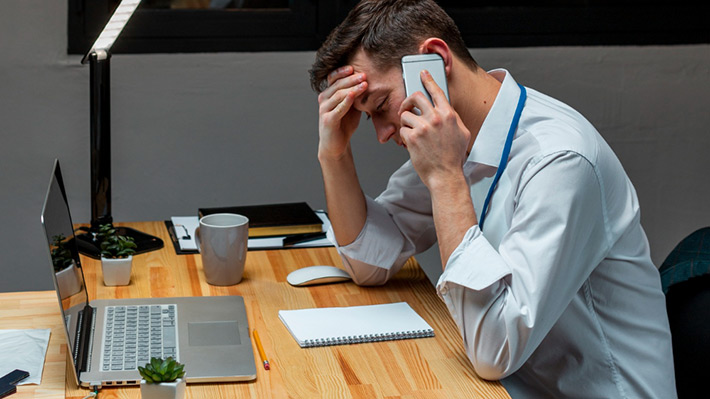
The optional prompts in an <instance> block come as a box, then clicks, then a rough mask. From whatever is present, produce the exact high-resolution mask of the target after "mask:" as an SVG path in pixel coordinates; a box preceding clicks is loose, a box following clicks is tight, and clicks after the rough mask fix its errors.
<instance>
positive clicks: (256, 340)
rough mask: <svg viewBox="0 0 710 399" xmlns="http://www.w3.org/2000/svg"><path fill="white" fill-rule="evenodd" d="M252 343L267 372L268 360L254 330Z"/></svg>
mask: <svg viewBox="0 0 710 399" xmlns="http://www.w3.org/2000/svg"><path fill="white" fill-rule="evenodd" d="M254 341H255V342H256V349H258V350H259V356H261V360H262V361H263V362H264V369H265V370H269V359H267V358H266V353H264V347H263V346H261V340H260V339H259V333H258V332H257V331H256V330H254Z"/></svg>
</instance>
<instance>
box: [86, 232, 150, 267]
mask: <svg viewBox="0 0 710 399" xmlns="http://www.w3.org/2000/svg"><path fill="white" fill-rule="evenodd" d="M81 229H82V230H83V231H85V233H82V234H77V235H76V238H77V242H76V243H77V247H78V248H79V253H82V254H84V255H86V256H88V257H90V258H94V259H101V245H100V243H99V241H98V240H97V239H96V232H92V231H91V230H90V229H88V228H85V227H84V228H81ZM116 230H117V231H118V234H119V235H122V236H127V237H133V240H134V241H135V243H136V245H137V248H136V254H142V253H146V252H150V251H155V250H156V249H160V248H163V240H161V239H160V238H158V237H155V236H152V235H150V234H146V233H143V232H141V231H138V230H136V229H132V228H130V227H116Z"/></svg>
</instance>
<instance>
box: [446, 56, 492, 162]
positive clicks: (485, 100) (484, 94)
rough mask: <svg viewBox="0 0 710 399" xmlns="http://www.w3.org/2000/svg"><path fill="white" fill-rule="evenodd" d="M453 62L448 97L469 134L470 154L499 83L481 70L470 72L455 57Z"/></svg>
mask: <svg viewBox="0 0 710 399" xmlns="http://www.w3.org/2000/svg"><path fill="white" fill-rule="evenodd" d="M454 60H455V61H454V71H455V73H452V74H451V83H450V88H449V96H450V97H451V105H452V106H453V107H454V109H455V110H456V112H457V113H458V114H459V117H461V120H462V121H463V123H464V125H466V127H467V128H468V130H469V131H470V132H471V141H470V142H469V144H468V151H467V152H471V148H472V147H473V143H474V141H475V140H476V137H478V132H479V130H481V126H482V125H483V121H484V120H485V119H486V116H487V115H488V112H489V111H490V110H491V107H492V106H493V101H495V99H496V96H497V95H498V91H499V90H500V82H499V81H498V80H497V79H495V78H494V77H493V76H491V75H489V74H488V73H486V71H484V70H483V69H481V68H478V69H476V70H475V71H472V70H471V69H470V68H469V67H468V66H466V65H465V64H463V63H462V62H460V61H459V60H458V59H456V58H455V57H454ZM452 88H453V90H452Z"/></svg>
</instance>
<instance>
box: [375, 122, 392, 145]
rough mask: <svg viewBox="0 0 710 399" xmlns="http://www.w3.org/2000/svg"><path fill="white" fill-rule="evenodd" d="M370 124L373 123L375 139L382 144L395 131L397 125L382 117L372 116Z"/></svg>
mask: <svg viewBox="0 0 710 399" xmlns="http://www.w3.org/2000/svg"><path fill="white" fill-rule="evenodd" d="M372 124H373V125H375V133H376V134H377V141H379V142H380V143H382V144H384V143H386V142H387V141H389V139H390V138H392V135H394V133H395V132H396V131H397V127H396V126H395V125H394V124H393V123H391V122H388V121H386V120H384V119H383V118H372Z"/></svg>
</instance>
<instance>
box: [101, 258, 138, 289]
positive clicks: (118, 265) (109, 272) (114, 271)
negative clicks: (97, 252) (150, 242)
mask: <svg viewBox="0 0 710 399" xmlns="http://www.w3.org/2000/svg"><path fill="white" fill-rule="evenodd" d="M132 266H133V256H129V257H127V258H116V259H113V258H104V257H101V271H102V272H103V275H104V284H105V285H128V283H130V282H131V267H132Z"/></svg>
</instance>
